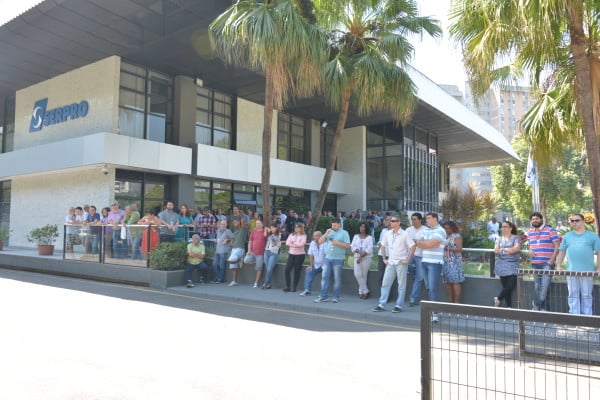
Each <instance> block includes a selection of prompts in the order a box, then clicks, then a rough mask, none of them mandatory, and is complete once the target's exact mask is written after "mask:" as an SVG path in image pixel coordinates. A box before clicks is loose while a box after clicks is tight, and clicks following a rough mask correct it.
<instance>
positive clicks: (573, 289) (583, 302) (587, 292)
mask: <svg viewBox="0 0 600 400" xmlns="http://www.w3.org/2000/svg"><path fill="white" fill-rule="evenodd" d="M569 222H570V223H571V226H572V227H573V230H572V231H571V232H569V233H567V234H565V236H563V240H562V243H561V244H560V246H559V250H558V257H557V260H556V269H557V270H560V269H561V268H562V262H563V260H564V258H565V254H566V256H567V271H576V272H582V274H580V275H579V276H578V275H577V274H572V275H567V287H568V289H569V299H568V303H569V312H570V313H571V314H585V315H592V304H593V296H592V294H593V292H594V274H593V273H594V272H596V273H600V264H599V265H598V267H596V266H595V265H594V253H596V257H597V259H598V260H600V238H599V237H598V234H596V232H592V231H588V230H586V229H585V223H584V217H583V215H582V214H575V215H573V216H572V217H571V219H570V220H569Z"/></svg>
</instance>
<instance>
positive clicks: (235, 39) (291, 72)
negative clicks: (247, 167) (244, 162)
mask: <svg viewBox="0 0 600 400" xmlns="http://www.w3.org/2000/svg"><path fill="white" fill-rule="evenodd" d="M310 5H311V4H310V2H308V1H306V0H295V1H293V0H263V1H259V0H240V1H237V2H236V3H234V4H233V5H232V6H231V7H229V8H228V9H227V10H225V11H224V12H223V13H222V14H221V15H219V16H218V17H217V18H216V19H215V20H214V21H213V22H212V23H211V24H210V26H209V36H210V40H211V45H212V47H213V51H214V52H215V54H216V55H217V56H218V57H219V58H221V59H222V60H223V61H224V62H225V63H226V64H231V65H235V66H240V67H246V68H250V69H252V70H255V71H259V72H262V73H263V74H264V76H265V106H264V121H263V132H262V171H261V192H262V199H263V212H264V216H263V217H264V221H266V223H269V222H270V219H271V217H270V215H271V201H270V195H271V183H270V176H271V170H270V165H271V164H270V161H271V137H272V134H271V131H272V120H273V109H274V108H276V109H282V108H283V106H284V105H285V104H286V102H287V101H288V100H289V99H291V98H293V97H294V96H296V95H299V96H310V95H314V94H316V90H317V88H318V87H319V85H320V77H321V72H320V71H321V68H322V65H323V64H324V62H325V57H326V51H325V50H326V45H325V40H324V37H323V35H322V34H321V32H320V31H319V30H318V29H317V28H316V27H315V26H314V25H313V24H310V23H308V21H307V19H306V18H305V17H304V16H308V17H310V13H311V7H310Z"/></svg>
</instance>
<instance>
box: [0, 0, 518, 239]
mask: <svg viewBox="0 0 600 400" xmlns="http://www.w3.org/2000/svg"><path fill="white" fill-rule="evenodd" d="M192 3H194V2H186V1H183V2H177V4H174V3H173V4H172V7H171V8H169V9H164V8H163V9H162V10H157V9H156V8H152V7H147V6H143V5H140V4H138V2H134V1H130V0H123V1H122V2H120V3H119V5H115V8H113V9H111V10H110V11H109V10H103V15H104V17H102V16H101V15H98V6H97V5H96V4H95V3H94V2H92V1H87V0H67V1H65V2H61V4H56V2H51V1H45V2H42V3H41V4H40V5H38V6H36V7H34V8H33V9H31V10H29V11H27V13H25V14H24V15H23V16H21V17H18V18H16V19H15V20H13V21H10V22H8V23H7V24H6V25H4V26H2V27H0V46H4V47H7V46H10V48H11V49H12V52H13V54H10V57H3V58H2V59H1V60H0V102H1V103H0V110H2V113H1V114H0V126H1V131H0V135H1V145H2V148H1V154H0V189H1V190H0V207H1V210H0V211H1V212H0V226H8V227H10V229H11V230H12V235H11V241H10V244H11V246H12V245H15V246H26V245H28V243H27V242H26V235H27V233H28V232H29V231H30V230H31V229H32V228H34V227H38V226H41V225H44V224H46V223H56V224H59V225H62V223H63V222H64V217H65V213H66V210H67V208H68V207H69V206H74V205H82V204H94V205H96V207H97V208H98V210H100V209H101V208H102V207H105V206H108V205H109V204H111V202H112V201H113V200H115V199H116V200H119V201H120V203H121V204H128V203H137V204H139V205H140V206H141V208H142V209H143V210H146V209H148V208H150V207H154V206H160V205H162V204H164V202H165V201H166V200H172V201H174V202H175V203H176V204H182V203H186V204H187V205H188V206H195V207H210V208H212V209H217V208H221V209H223V210H227V209H229V208H230V207H232V206H234V205H238V206H243V207H246V206H247V207H250V208H253V209H257V210H258V211H259V212H260V211H261V210H263V209H264V207H265V205H263V204H262V196H261V192H260V176H261V136H262V128H263V127H262V115H263V106H262V98H263V97H264V93H263V89H262V86H264V83H263V78H261V76H260V74H255V73H253V72H251V71H247V70H241V69H233V68H225V67H224V66H223V65H222V64H220V63H219V62H218V61H217V60H214V59H213V58H212V56H211V55H210V53H207V52H206V49H204V46H205V45H206V43H205V42H206V39H205V37H204V36H203V35H205V32H206V28H207V26H208V23H209V22H210V21H211V20H212V19H214V17H216V15H218V13H219V12H222V11H223V10H224V6H223V5H221V4H218V2H217V3H215V2H206V4H204V5H201V6H198V4H197V2H195V3H194V4H192ZM199 8H200V9H201V10H199ZM75 9H77V12H78V13H79V15H81V16H82V17H83V18H84V19H87V20H88V21H87V22H88V23H87V24H83V23H80V22H77V23H76V22H74V21H65V23H63V24H59V25H56V24H53V23H52V22H53V21H54V19H55V18H58V16H59V15H64V14H65V13H67V14H68V13H69V12H72V11H73V10H75ZM109 13H110V16H111V18H112V17H114V18H116V16H118V18H116V19H115V20H114V21H113V19H111V18H108V17H109V15H107V14H109ZM189 13H192V15H195V16H198V18H195V19H190V18H189V15H188V14H189ZM200 15H201V16H202V18H199V16H200ZM142 17H143V18H142ZM157 17H161V18H157ZM140 18H142V19H143V21H142V22H140ZM100 21H104V22H103V23H104V24H105V25H106V24H109V25H110V24H113V25H112V26H110V29H108V28H106V27H105V28H106V29H101V28H100V27H99V26H98V24H100ZM106 21H108V22H106ZM119 21H120V22H119ZM123 24H124V25H123ZM140 26H141V28H140ZM34 28H35V29H34ZM134 28H139V29H138V30H136V29H134ZM161 29H162V31H161ZM140 30H141V31H140ZM14 32H23V35H25V33H27V35H29V36H31V35H33V36H35V38H36V39H37V40H38V41H45V40H47V37H52V36H53V35H54V36H61V35H62V36H64V35H67V34H68V36H69V38H70V39H69V40H70V42H69V43H70V45H69V46H63V47H61V49H60V51H59V50H58V49H57V48H54V47H53V46H55V44H54V42H52V44H50V42H51V41H49V44H48V46H47V47H43V48H42V49H41V50H40V49H38V51H37V52H33V53H32V52H31V49H30V48H28V46H31V44H30V41H23V42H22V43H21V42H20V41H19V37H20V36H19V35H14V34H13V33H14ZM132 32H134V33H135V34H139V38H137V39H136V38H135V37H134V38H132V37H131V36H132ZM152 35H154V36H152ZM149 36H151V38H149ZM84 44H86V48H85V49H84V48H83V47H84ZM92 44H93V45H94V46H92ZM58 47H60V46H58ZM199 48H200V50H199ZM202 49H204V50H202ZM57 52H58V55H57ZM59 55H62V56H63V57H59ZM47 58H53V59H55V60H56V62H55V63H53V64H48V63H46V64H44V60H45V59H47ZM18 66H22V68H21V69H20V70H19V69H18ZM411 76H412V78H413V80H414V81H415V83H416V84H417V86H418V87H419V94H418V97H419V102H418V105H417V108H416V111H415V113H414V115H413V117H412V119H411V120H410V121H409V122H408V123H406V124H404V125H401V126H398V125H396V124H394V123H393V122H392V121H391V118H390V117H389V116H388V115H373V116H371V117H369V118H363V119H360V118H359V117H358V116H356V115H351V116H350V118H349V122H348V124H347V127H346V129H345V130H344V137H343V142H342V147H341V149H340V154H339V157H338V160H337V165H336V171H335V172H334V175H333V178H332V181H331V184H330V187H329V195H328V198H327V202H326V206H325V209H328V210H331V211H337V210H344V211H345V210H356V209H376V210H401V211H407V212H408V211H411V210H419V211H429V210H436V209H437V207H438V204H439V196H440V193H443V192H445V191H447V188H448V182H449V176H448V165H454V164H457V165H460V164H461V163H465V164H467V165H472V164H486V163H488V162H490V160H491V161H494V162H509V161H511V160H514V159H516V155H515V154H514V151H513V150H512V148H511V147H510V145H509V144H508V142H507V141H506V140H505V139H504V138H503V137H502V135H500V134H499V133H498V132H497V131H495V130H493V129H490V128H489V127H487V126H485V125H483V124H481V121H480V119H479V118H478V117H477V116H475V115H474V114H473V113H472V112H470V111H469V110H467V109H466V108H465V107H464V106H461V105H460V104H458V103H457V102H456V101H455V100H454V99H452V98H451V97H450V96H448V95H447V94H446V93H445V92H444V91H443V90H442V89H441V88H439V87H438V86H437V85H435V84H434V83H433V82H431V81H429V80H428V79H427V78H426V77H424V76H423V75H421V74H420V73H419V72H418V71H414V70H411ZM261 85H262V86H261ZM336 120H337V118H336V114H335V113H334V112H332V111H330V110H328V109H327V107H325V106H324V103H323V100H322V99H319V98H315V99H308V100H303V101H299V102H297V103H296V104H294V105H292V106H290V107H289V108H286V109H285V110H279V111H277V112H275V113H274V116H273V140H272V146H271V158H272V159H271V185H272V193H271V199H272V200H271V204H270V205H269V206H270V207H272V208H284V209H287V208H296V209H302V210H309V209H311V207H312V204H313V203H314V201H315V198H316V192H317V191H318V190H319V188H320V184H321V180H322V177H323V174H324V171H325V170H324V163H325V160H326V157H327V154H328V150H329V145H330V143H331V137H332V135H333V126H332V125H333V123H334V121H336ZM324 122H328V124H325V123H324Z"/></svg>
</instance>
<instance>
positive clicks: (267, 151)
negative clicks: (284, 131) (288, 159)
mask: <svg viewBox="0 0 600 400" xmlns="http://www.w3.org/2000/svg"><path fill="white" fill-rule="evenodd" d="M265 80H266V82H265V109H264V121H263V134H262V170H261V175H260V190H261V193H262V199H263V222H264V224H265V226H270V225H271V128H272V124H273V76H272V74H271V68H270V67H268V66H267V67H266V68H265Z"/></svg>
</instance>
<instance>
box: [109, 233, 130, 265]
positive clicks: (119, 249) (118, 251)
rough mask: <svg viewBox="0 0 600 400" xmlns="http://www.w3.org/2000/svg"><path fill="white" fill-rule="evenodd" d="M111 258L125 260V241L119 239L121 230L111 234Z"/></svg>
mask: <svg viewBox="0 0 600 400" xmlns="http://www.w3.org/2000/svg"><path fill="white" fill-rule="evenodd" d="M112 244H113V255H112V256H113V257H114V258H125V255H126V253H127V239H125V240H123V239H121V229H118V230H114V231H113V232H112Z"/></svg>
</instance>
